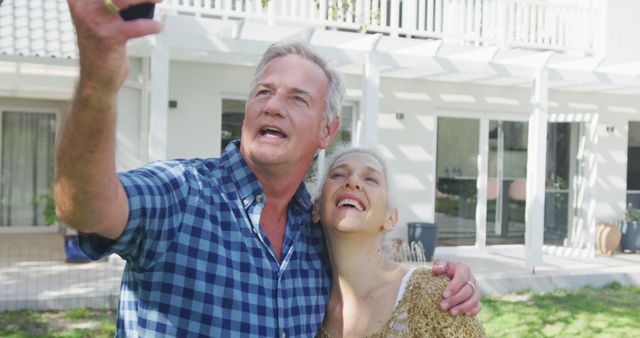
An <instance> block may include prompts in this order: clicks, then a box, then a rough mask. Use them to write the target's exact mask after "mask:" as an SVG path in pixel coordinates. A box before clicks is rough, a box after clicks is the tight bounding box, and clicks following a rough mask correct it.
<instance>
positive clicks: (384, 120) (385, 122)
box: [378, 114, 405, 130]
mask: <svg viewBox="0 0 640 338" xmlns="http://www.w3.org/2000/svg"><path fill="white" fill-rule="evenodd" d="M378 128H379V129H380V130H385V129H400V130H402V129H405V128H404V125H403V124H402V121H400V120H398V119H396V115H395V114H379V115H378Z"/></svg>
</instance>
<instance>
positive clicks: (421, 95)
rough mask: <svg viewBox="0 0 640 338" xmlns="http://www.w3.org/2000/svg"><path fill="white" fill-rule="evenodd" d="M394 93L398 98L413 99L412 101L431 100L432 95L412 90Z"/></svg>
mask: <svg viewBox="0 0 640 338" xmlns="http://www.w3.org/2000/svg"><path fill="white" fill-rule="evenodd" d="M393 95H394V96H395V97H396V98H397V99H401V100H411V101H431V96H429V95H428V94H426V93H410V92H399V91H395V92H393Z"/></svg>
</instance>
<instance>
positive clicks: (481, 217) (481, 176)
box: [476, 118, 497, 248]
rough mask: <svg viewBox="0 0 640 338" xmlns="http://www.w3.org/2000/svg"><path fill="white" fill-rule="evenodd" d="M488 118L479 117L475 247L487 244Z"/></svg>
mask: <svg viewBox="0 0 640 338" xmlns="http://www.w3.org/2000/svg"><path fill="white" fill-rule="evenodd" d="M488 136H489V119H487V118H482V119H480V144H479V145H478V163H477V165H478V179H477V181H476V187H477V189H478V194H477V196H478V210H477V211H476V224H477V225H478V226H477V227H476V231H477V232H478V233H477V234H476V247H479V248H483V247H485V246H486V245H487V180H488V177H489V159H488V157H489V137H488ZM496 222H497V220H496Z"/></svg>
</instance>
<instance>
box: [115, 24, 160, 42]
mask: <svg viewBox="0 0 640 338" xmlns="http://www.w3.org/2000/svg"><path fill="white" fill-rule="evenodd" d="M162 28H163V26H162V23H161V22H159V21H155V20H132V21H128V22H125V23H124V24H123V25H122V26H121V30H122V36H123V38H125V39H126V40H129V39H133V38H139V37H142V36H146V35H151V34H157V33H160V32H161V31H162Z"/></svg>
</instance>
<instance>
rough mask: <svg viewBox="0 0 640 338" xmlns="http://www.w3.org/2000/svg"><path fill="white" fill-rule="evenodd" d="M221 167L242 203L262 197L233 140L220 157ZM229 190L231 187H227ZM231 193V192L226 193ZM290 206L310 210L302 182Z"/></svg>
mask: <svg viewBox="0 0 640 338" xmlns="http://www.w3.org/2000/svg"><path fill="white" fill-rule="evenodd" d="M220 160H221V163H222V166H223V167H224V168H225V171H226V174H227V175H228V176H229V177H231V179H232V181H233V188H235V191H236V192H237V193H238V197H239V198H240V199H242V200H243V201H245V200H247V201H249V202H250V203H253V200H254V199H255V198H256V196H258V195H262V194H263V192H264V189H263V187H262V184H260V181H258V178H257V177H256V175H255V174H254V173H253V171H251V168H250V167H249V165H248V164H247V162H246V161H245V160H244V157H242V154H241V153H240V141H239V140H233V141H231V142H229V145H227V147H226V148H225V150H224V152H223V153H222V156H220ZM229 188H231V186H229ZM226 192H227V193H228V192H231V191H226ZM292 206H294V207H295V208H298V209H300V211H302V212H308V211H309V210H311V194H310V193H309V191H308V190H307V187H306V185H305V184H304V182H301V183H300V185H299V186H298V190H297V191H296V193H295V194H294V195H293V201H292Z"/></svg>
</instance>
